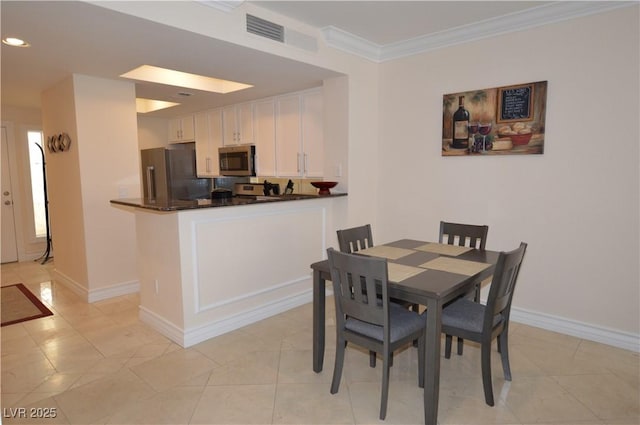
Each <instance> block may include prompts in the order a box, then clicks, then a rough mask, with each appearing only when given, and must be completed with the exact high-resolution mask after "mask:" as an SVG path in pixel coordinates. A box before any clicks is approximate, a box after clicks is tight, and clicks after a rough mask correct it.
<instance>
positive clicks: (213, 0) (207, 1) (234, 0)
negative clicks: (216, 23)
mask: <svg viewBox="0 0 640 425" xmlns="http://www.w3.org/2000/svg"><path fill="white" fill-rule="evenodd" d="M195 1H197V2H198V3H202V4H204V5H205V6H209V7H213V8H214V9H218V10H221V11H223V12H231V11H232V10H233V9H235V8H237V7H238V6H240V5H241V4H242V3H244V0H195Z"/></svg>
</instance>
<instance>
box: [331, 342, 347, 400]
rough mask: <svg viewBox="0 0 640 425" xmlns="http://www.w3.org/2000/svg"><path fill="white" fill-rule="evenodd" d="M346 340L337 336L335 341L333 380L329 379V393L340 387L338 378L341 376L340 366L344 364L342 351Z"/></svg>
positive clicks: (333, 392)
mask: <svg viewBox="0 0 640 425" xmlns="http://www.w3.org/2000/svg"><path fill="white" fill-rule="evenodd" d="M346 345H347V343H346V341H345V340H343V339H342V338H338V340H337V341H336V359H335V363H334V366H333V380H332V381H331V394H335V393H337V392H338V389H339V388H340V379H341V378H342V366H343V365H344V352H345V349H346Z"/></svg>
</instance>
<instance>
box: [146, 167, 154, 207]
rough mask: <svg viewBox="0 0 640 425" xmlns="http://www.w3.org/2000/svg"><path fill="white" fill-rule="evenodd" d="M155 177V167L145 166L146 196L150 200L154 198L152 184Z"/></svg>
mask: <svg viewBox="0 0 640 425" xmlns="http://www.w3.org/2000/svg"><path fill="white" fill-rule="evenodd" d="M155 177H156V172H155V168H154V166H153V165H150V166H148V167H147V197H148V198H149V200H151V201H155V200H156V190H155V189H156V185H155V184H154V182H155Z"/></svg>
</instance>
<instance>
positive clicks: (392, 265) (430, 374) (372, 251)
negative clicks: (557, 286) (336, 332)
mask: <svg viewBox="0 0 640 425" xmlns="http://www.w3.org/2000/svg"><path fill="white" fill-rule="evenodd" d="M357 254H360V255H368V256H374V257H382V258H386V259H387V265H388V273H389V278H388V293H389V297H392V298H397V299H399V300H402V301H407V302H410V303H412V304H420V305H423V306H425V307H426V316H427V326H426V327H425V335H424V338H425V353H424V355H425V359H424V360H425V363H424V364H425V368H424V374H425V376H424V418H425V419H424V423H425V424H426V425H436V424H437V421H438V400H439V393H440V356H441V335H440V334H441V331H442V321H441V318H442V308H443V306H444V305H445V304H447V303H448V302H450V301H452V300H454V299H456V298H458V297H460V296H464V295H465V294H468V293H469V292H471V291H473V288H474V287H475V285H476V284H477V283H479V282H481V281H482V280H484V279H486V278H487V277H489V276H491V275H492V274H493V272H494V269H495V265H496V263H497V261H498V257H499V255H500V253H499V252H496V251H490V250H480V249H475V248H469V247H463V246H458V245H448V244H441V243H437V242H426V241H420V240H414V239H401V240H397V241H394V242H390V243H386V244H383V245H376V246H373V247H370V248H367V249H364V250H361V251H358V252H357ZM311 269H312V270H313V370H314V371H315V372H316V373H319V372H321V371H322V367H323V361H324V347H325V306H326V288H325V286H326V282H327V281H330V280H331V273H330V270H329V261H328V260H323V261H318V262H316V263H313V264H311Z"/></svg>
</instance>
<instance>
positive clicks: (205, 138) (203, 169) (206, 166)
mask: <svg viewBox="0 0 640 425" xmlns="http://www.w3.org/2000/svg"><path fill="white" fill-rule="evenodd" d="M194 120H195V136H196V174H197V175H198V177H210V176H211V166H210V161H211V157H210V152H209V143H210V140H209V138H210V135H209V116H208V115H207V113H205V112H199V113H197V114H195V116H194Z"/></svg>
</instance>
